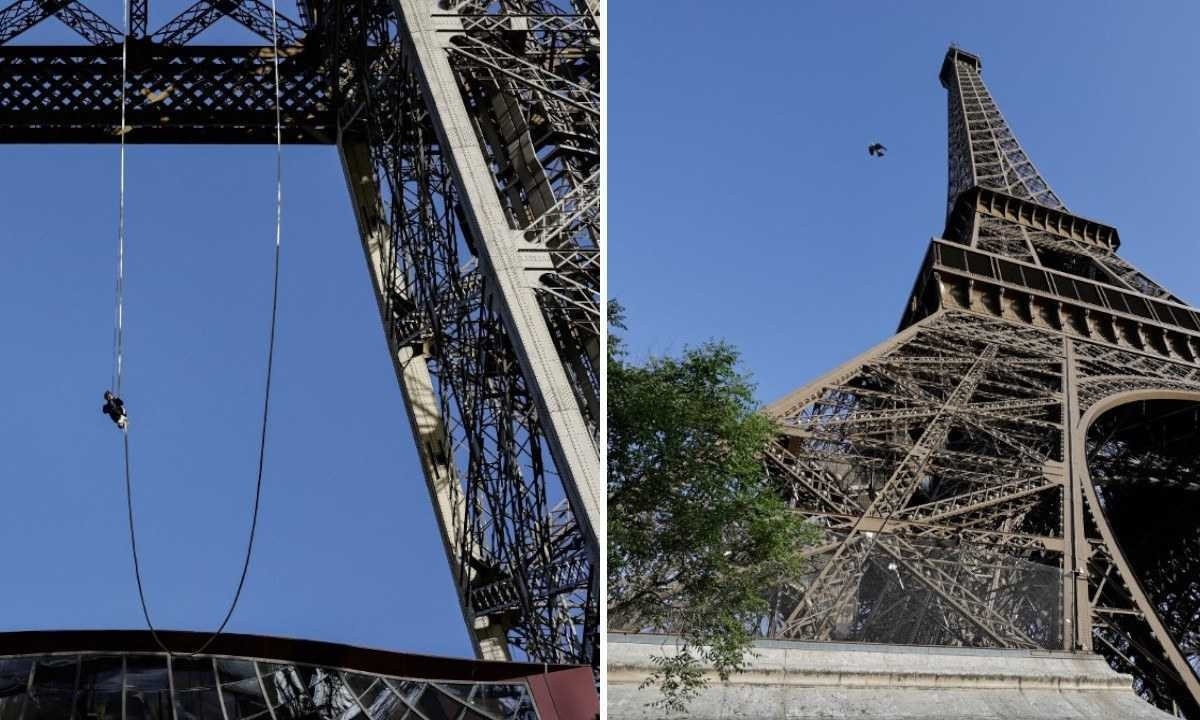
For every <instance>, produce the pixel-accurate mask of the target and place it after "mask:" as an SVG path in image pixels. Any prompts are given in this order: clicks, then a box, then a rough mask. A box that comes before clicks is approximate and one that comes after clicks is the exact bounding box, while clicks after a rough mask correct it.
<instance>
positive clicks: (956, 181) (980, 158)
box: [761, 48, 1200, 718]
mask: <svg viewBox="0 0 1200 720" xmlns="http://www.w3.org/2000/svg"><path fill="white" fill-rule="evenodd" d="M980 68H981V63H980V61H979V59H978V58H977V57H975V56H973V55H971V54H969V53H966V52H964V51H962V50H960V49H957V48H951V49H950V50H949V52H948V53H947V55H946V60H945V63H944V65H943V67H942V72H941V80H942V83H943V85H944V86H945V87H946V88H947V90H948V91H949V104H950V113H949V116H950V127H949V158H950V185H949V195H950V197H949V201H950V202H949V210H948V212H947V218H946V229H945V231H944V233H943V237H941V238H936V239H934V240H933V241H932V242H931V244H930V247H929V251H928V252H927V254H926V257H925V262H924V264H923V265H922V268H921V271H920V274H919V275H918V278H917V281H916V283H915V285H914V289H913V292H912V295H911V296H910V298H909V302H908V304H907V306H906V308H905V311H904V313H903V317H902V320H901V324H900V328H899V330H898V332H897V334H896V335H895V336H893V337H892V338H890V339H888V340H887V341H885V342H884V343H882V344H881V345H879V346H877V347H875V348H874V349H872V350H870V351H868V352H866V353H864V354H862V355H860V356H859V357H857V358H855V359H853V360H851V361H850V362H848V363H846V364H845V365H843V366H841V367H839V368H837V369H835V370H833V371H832V372H830V373H829V374H827V375H825V376H824V377H822V378H820V379H818V380H816V381H815V382H813V383H811V384H809V385H807V386H805V387H803V388H800V389H799V390H796V391H795V392H793V393H790V394H789V395H787V396H785V397H784V398H782V399H780V400H778V401H777V402H775V403H773V404H772V405H770V406H769V407H768V408H767V409H766V412H767V413H768V414H769V415H770V416H772V417H774V418H775V419H776V420H777V421H778V423H779V435H778V442H777V443H776V444H775V445H774V446H773V447H772V449H771V451H770V452H769V453H768V457H767V458H766V463H767V467H768V468H769V470H770V471H771V474H772V477H773V478H774V479H775V480H776V481H777V482H778V484H779V487H780V488H781V491H782V492H784V493H785V495H786V497H787V498H788V499H789V501H790V503H791V504H792V506H793V507H794V508H795V510H796V512H798V513H800V514H802V515H804V516H805V517H807V518H809V519H810V520H811V522H812V523H814V524H815V525H817V526H818V527H819V528H821V529H822V531H823V533H824V540H823V542H820V543H818V544H817V545H816V546H814V547H812V548H809V549H808V550H807V551H806V554H807V556H808V558H809V560H810V562H809V565H808V569H807V571H806V574H805V576H804V577H803V578H802V580H801V581H800V582H798V583H796V584H794V585H789V586H787V587H782V588H779V589H778V590H777V591H776V592H775V593H774V595H773V597H772V603H771V607H772V609H771V611H770V613H769V614H768V616H766V617H764V618H763V619H762V625H761V627H762V628H763V630H764V632H765V633H766V634H767V635H769V636H772V637H781V638H802V639H811V640H855V641H867V642H883V643H920V644H938V645H963V646H976V647H1008V648H1028V649H1037V648H1046V649H1060V650H1067V651H1077V652H1099V653H1102V654H1103V655H1104V656H1105V657H1106V658H1107V659H1108V660H1109V662H1110V663H1111V664H1112V665H1113V666H1114V667H1115V668H1117V669H1119V670H1121V671H1122V672H1126V673H1129V674H1131V675H1133V676H1134V679H1135V688H1136V689H1137V691H1138V692H1139V693H1140V694H1141V695H1142V696H1143V697H1145V698H1146V699H1148V700H1150V701H1152V702H1154V703H1155V704H1157V705H1159V706H1160V707H1163V708H1165V709H1168V710H1171V711H1175V712H1177V713H1179V714H1182V715H1184V716H1186V717H1190V718H1200V677H1198V676H1197V670H1198V669H1200V520H1198V519H1197V518H1200V454H1198V452H1197V450H1196V448H1197V447H1200V442H1198V441H1200V311H1197V310H1196V309H1194V308H1192V307H1190V306H1188V305H1187V304H1185V303H1183V302H1182V301H1181V300H1180V299H1179V298H1177V297H1175V296H1174V295H1172V294H1171V293H1170V292H1168V291H1166V290H1165V289H1163V288H1162V287H1161V286H1160V285H1158V284H1157V283H1155V282H1154V281H1152V280H1151V279H1150V278H1148V277H1147V276H1146V275H1145V274H1143V273H1141V272H1140V271H1139V270H1137V269H1136V268H1134V267H1133V266H1132V265H1130V264H1129V263H1127V262H1126V261H1124V260H1122V259H1121V258H1120V257H1118V256H1117V254H1116V252H1117V250H1118V249H1119V247H1120V238H1119V235H1118V233H1117V231H1116V230H1115V229H1114V228H1112V227H1109V226H1106V225H1103V224H1101V223H1098V222H1095V221H1093V220H1089V219H1087V218H1083V217H1080V216H1078V215H1074V214H1072V213H1070V212H1069V211H1068V210H1067V209H1066V208H1065V207H1064V206H1063V204H1062V202H1061V200H1059V198H1058V196H1057V195H1056V194H1054V192H1053V191H1052V190H1051V189H1050V187H1049V185H1048V183H1046V181H1045V180H1044V179H1043V178H1042V177H1041V175H1040V174H1039V173H1038V171H1037V170H1036V168H1035V167H1034V166H1033V163H1032V162H1031V161H1030V160H1029V158H1028V156H1027V155H1026V154H1025V152H1024V150H1022V148H1021V146H1020V144H1019V143H1018V142H1017V140H1016V138H1015V137H1014V135H1013V133H1012V131H1011V130H1010V129H1009V127H1008V124H1007V122H1006V121H1005V120H1004V118H1003V116H1001V115H1000V113H999V110H997V108H996V105H995V103H994V102H993V100H992V99H991V96H990V94H989V93H988V90H987V88H986V86H984V84H983V81H982V76H981V72H980Z"/></svg>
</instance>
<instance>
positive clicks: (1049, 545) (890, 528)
mask: <svg viewBox="0 0 1200 720" xmlns="http://www.w3.org/2000/svg"><path fill="white" fill-rule="evenodd" d="M1055 487H1058V486H1055ZM1044 489H1045V488H1038V491H1039V492H1041V491H1043V490H1044ZM792 512H794V513H796V514H797V515H803V516H804V517H819V518H830V519H835V520H842V521H845V522H847V523H855V522H857V523H860V525H861V530H862V531H863V532H875V533H888V534H897V535H901V534H914V535H918V536H922V537H923V536H925V535H928V534H934V535H937V534H939V533H944V534H945V536H956V537H957V536H964V537H965V538H968V540H967V541H968V542H972V543H975V544H988V545H990V544H992V541H994V539H996V538H1011V539H1014V540H1025V541H1028V542H1029V543H1036V544H1037V545H1039V546H1040V547H1042V548H1043V549H1045V550H1048V551H1050V552H1056V553H1057V552H1062V550H1063V539H1062V538H1060V537H1053V536H1050V535H1030V534H1028V533H1015V532H1006V531H1003V530H976V529H974V528H966V527H959V526H957V525H944V524H941V523H937V522H932V521H931V520H930V519H926V518H921V519H917V520H896V519H894V518H893V519H891V520H886V519H885V518H882V517H878V516H868V515H858V514H855V515H850V514H847V513H837V512H821V511H816V510H801V509H798V508H796V509H793V511H792ZM831 529H834V528H831ZM845 529H847V530H848V529H849V527H846V528H845ZM971 538H977V540H976V539H971ZM836 546H837V544H836V543H829V544H827V545H821V546H816V547H813V548H810V550H814V551H816V552H813V553H812V554H813V555H821V554H824V553H825V552H829V551H830V550H832V549H834V548H835V547H836ZM1021 547H1022V548H1026V547H1028V546H1026V545H1022V546H1021Z"/></svg>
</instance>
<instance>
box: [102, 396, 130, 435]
mask: <svg viewBox="0 0 1200 720" xmlns="http://www.w3.org/2000/svg"><path fill="white" fill-rule="evenodd" d="M100 412H102V413H104V414H105V415H107V416H109V417H110V418H112V421H113V422H114V423H116V424H117V427H119V428H121V429H122V430H124V429H125V426H126V425H128V424H129V416H127V415H126V414H125V401H124V400H122V399H121V398H119V397H117V396H116V395H113V394H112V391H111V390H105V391H104V407H102V408H100Z"/></svg>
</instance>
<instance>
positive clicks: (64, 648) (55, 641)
mask: <svg viewBox="0 0 1200 720" xmlns="http://www.w3.org/2000/svg"><path fill="white" fill-rule="evenodd" d="M158 636H159V637H160V638H161V639H162V641H163V643H164V644H165V645H166V646H167V647H168V648H170V649H171V651H172V652H174V653H176V654H179V655H186V654H188V653H190V652H192V651H193V650H195V649H196V648H198V647H200V645H202V644H203V643H204V641H205V640H207V639H208V637H209V633H203V632H190V631H181V630H159V631H158ZM78 652H101V653H147V654H155V653H162V649H161V648H159V647H158V645H157V644H156V643H155V642H154V638H153V637H152V636H151V634H150V632H149V631H148V630H20V631H15V632H0V656H5V655H38V654H51V653H78ZM203 654H204V655H206V656H209V655H226V656H234V657H245V658H253V659H256V660H264V661H271V660H277V661H283V662H288V663H298V664H301V665H318V666H323V667H333V668H340V669H344V670H357V671H360V672H367V673H375V674H378V675H396V676H401V677H408V678H414V679H425V680H463V681H472V682H500V681H505V680H515V679H517V678H523V677H527V676H529V675H540V674H543V673H552V672H558V671H563V670H571V669H574V668H577V667H585V666H576V665H543V664H542V663H523V662H498V661H491V660H475V659H471V658H458V657H446V656H441V655H418V654H415V653H400V652H391V651H388V650H378V649H374V648H363V647H356V646H353V645H341V644H339V643H331V642H323V641H319V640H299V639H296V638H282V637H273V636H269V635H243V634H238V633H222V634H221V635H220V636H218V637H217V638H216V639H215V640H213V642H212V644H211V645H209V646H208V649H207V650H205V651H204V653H203Z"/></svg>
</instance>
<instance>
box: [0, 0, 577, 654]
mask: <svg viewBox="0 0 1200 720" xmlns="http://www.w3.org/2000/svg"><path fill="white" fill-rule="evenodd" d="M298 9H299V16H300V17H299V19H296V20H292V19H288V18H281V19H280V22H279V34H280V44H279V47H278V49H276V48H274V47H273V46H272V44H271V41H270V38H271V37H272V28H271V11H270V5H269V4H264V3H263V2H261V0H197V2H195V4H193V5H192V6H190V7H189V8H187V9H186V10H184V11H183V12H182V13H180V14H178V15H177V16H176V17H174V18H172V19H170V20H169V21H167V22H166V23H164V24H163V25H161V26H160V27H159V29H157V30H153V31H152V30H150V29H149V28H150V27H151V25H150V24H149V18H150V10H151V8H150V7H149V5H148V4H147V2H146V1H145V0H134V1H133V2H132V3H131V4H130V6H129V13H130V17H129V18H128V23H129V28H130V34H129V37H127V38H124V37H122V32H121V31H120V30H117V29H116V27H114V26H113V25H112V24H111V23H109V22H108V21H106V20H104V19H103V18H101V17H100V16H99V15H97V14H96V13H93V12H92V11H90V10H88V9H87V8H86V6H84V5H83V4H82V3H81V2H79V0H18V1H17V2H15V3H13V4H12V5H10V6H8V7H7V8H5V9H3V10H0V141H2V142H21V143H78V142H115V141H117V139H118V138H119V137H120V136H121V134H124V137H125V140H126V142H129V143H160V142H170V143H188V144H190V143H232V144H249V143H268V142H270V143H273V142H274V141H275V135H274V128H275V120H274V111H275V106H274V79H273V76H272V66H273V60H274V58H275V55H276V53H278V55H279V67H280V73H281V79H282V98H281V105H282V107H281V110H282V122H283V139H284V142H288V143H310V144H329V145H334V146H336V148H337V150H338V152H339V155H340V157H341V159H342V164H343V168H344V171H345V177H346V182H347V186H348V188H349V191H350V195H351V200H352V204H353V209H354V212H355V215H356V218H357V221H358V227H359V230H360V234H361V239H362V244H363V248H364V251H365V254H366V258H367V262H368V269H369V271H370V276H371V281H372V283H373V286H374V289H375V291H376V298H377V301H378V306H379V311H380V315H381V318H382V321H383V326H384V332H385V336H386V338H387V344H388V350H389V353H390V354H391V357H392V360H393V363H394V366H395V369H396V374H397V377H398V379H399V383H400V387H401V390H402V394H403V395H404V398H405V403H406V407H407V410H408V415H409V419H410V422H411V426H412V430H413V436H414V438H415V440H416V444H417V449H418V454H419V456H420V459H421V463H422V469H423V472H424V475H425V479H426V482H427V485H428V488H429V493H430V498H431V500H432V501H433V505H434V508H435V512H436V516H437V520H438V523H439V527H440V529H441V532H442V536H443V540H444V546H445V550H446V553H447V559H448V560H449V563H450V566H451V570H452V574H453V577H454V578H455V583H456V589H457V593H458V596H459V600H460V603H461V607H462V612H463V618H464V621H465V622H466V624H467V626H468V628H469V630H470V633H471V637H472V641H473V643H474V644H475V647H476V649H477V652H478V653H479V654H480V655H481V656H483V657H487V658H530V659H535V660H539V661H546V662H585V663H592V664H598V658H599V648H598V619H599V618H598V608H599V588H598V576H597V571H596V569H597V563H598V561H599V547H600V546H599V542H598V532H599V529H598V526H599V517H600V513H599V510H600V502H601V500H600V477H599V476H600V468H599V440H598V430H599V418H600V402H599V372H600V370H599V368H600V362H601V359H600V332H601V330H600V327H601V325H600V323H601V313H600V302H599V274H600V273H599V270H600V223H599V217H600V207H599V177H600V175H599V170H600V168H599V164H600V95H599V90H600V68H601V58H600V43H599V32H600V29H599V28H600V22H601V19H600V15H599V6H598V3H596V2H594V1H590V0H586V1H585V0H578V1H577V2H571V0H502V1H500V2H482V1H480V2H449V3H447V2H434V1H433V0H300V2H299V3H298ZM51 17H56V18H57V19H58V20H61V21H62V22H64V23H65V24H66V25H67V26H68V27H70V28H71V29H72V30H74V31H76V33H78V34H79V35H80V36H81V37H82V38H83V39H84V40H86V42H87V44H83V45H78V46H76V45H70V46H29V45H18V44H12V43H11V42H10V41H12V40H14V39H16V38H18V37H19V36H20V35H21V33H22V32H24V31H26V30H28V29H29V28H30V27H33V26H34V25H36V24H37V23H39V22H42V21H43V20H46V19H49V18H51ZM224 18H228V19H230V20H232V21H235V22H237V23H239V24H241V25H242V26H244V27H245V28H247V29H248V30H250V31H251V32H253V33H255V34H256V35H257V36H258V37H260V38H263V39H264V41H265V43H266V44H265V45H263V44H259V45H241V46H229V45H201V44H197V43H196V42H195V41H196V40H197V39H199V38H201V37H203V35H202V33H204V32H205V31H206V30H207V29H208V28H209V27H211V26H212V25H213V24H214V23H216V22H218V21H222V19H224ZM123 44H124V45H125V49H126V51H127V58H128V63H129V69H128V77H129V79H128V82H127V85H126V86H125V88H124V90H125V97H126V103H127V116H126V117H127V119H126V124H125V126H124V127H123V128H122V127H119V125H120V122H119V118H120V104H121V96H122V88H121V80H120V78H121V58H122V49H123V48H122V45H123Z"/></svg>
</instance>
